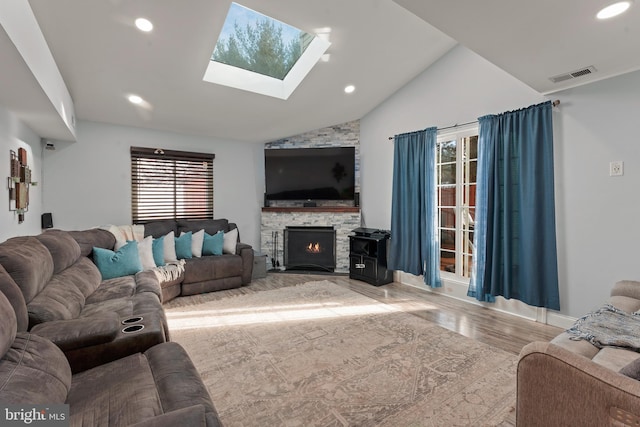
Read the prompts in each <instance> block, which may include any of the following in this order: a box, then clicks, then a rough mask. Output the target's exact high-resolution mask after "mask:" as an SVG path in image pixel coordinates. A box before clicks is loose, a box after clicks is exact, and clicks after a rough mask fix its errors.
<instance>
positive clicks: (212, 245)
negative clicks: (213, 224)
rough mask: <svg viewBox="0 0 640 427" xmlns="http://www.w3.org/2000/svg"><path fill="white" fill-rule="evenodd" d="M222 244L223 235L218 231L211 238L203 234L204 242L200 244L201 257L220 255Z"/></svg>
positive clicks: (209, 235)
mask: <svg viewBox="0 0 640 427" xmlns="http://www.w3.org/2000/svg"><path fill="white" fill-rule="evenodd" d="M223 244H224V233H223V232H222V231H218V232H217V233H216V234H214V235H213V236H212V235H211V234H208V233H206V232H205V233H204V241H203V242H202V255H222V245H223Z"/></svg>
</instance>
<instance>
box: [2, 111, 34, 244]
mask: <svg viewBox="0 0 640 427" xmlns="http://www.w3.org/2000/svg"><path fill="white" fill-rule="evenodd" d="M0 147H1V148H2V150H0V179H2V185H1V186H0V188H2V190H0V242H4V241H5V240H6V239H8V238H10V237H14V236H26V235H35V234H40V231H41V229H40V215H41V214H42V187H41V186H39V185H38V186H31V187H30V188H29V211H28V212H26V213H25V214H24V222H23V223H22V224H19V223H18V215H16V213H15V212H12V211H9V190H8V189H7V178H8V177H9V175H10V174H11V172H10V170H9V150H14V151H16V152H17V151H18V148H24V149H26V150H27V164H28V165H29V167H30V168H31V179H32V181H35V182H39V181H40V177H41V168H42V162H41V146H40V137H39V136H38V135H36V133H35V132H33V131H32V130H31V129H30V128H29V127H28V126H26V125H25V124H24V123H23V122H22V121H20V120H19V119H18V118H16V117H15V116H14V115H13V114H12V113H10V112H9V111H7V110H6V109H5V108H4V107H0Z"/></svg>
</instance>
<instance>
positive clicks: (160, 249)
mask: <svg viewBox="0 0 640 427" xmlns="http://www.w3.org/2000/svg"><path fill="white" fill-rule="evenodd" d="M151 251H152V252H153V261H154V262H155V263H156V267H162V266H163V265H165V264H164V236H162V237H159V238H157V239H153V243H151Z"/></svg>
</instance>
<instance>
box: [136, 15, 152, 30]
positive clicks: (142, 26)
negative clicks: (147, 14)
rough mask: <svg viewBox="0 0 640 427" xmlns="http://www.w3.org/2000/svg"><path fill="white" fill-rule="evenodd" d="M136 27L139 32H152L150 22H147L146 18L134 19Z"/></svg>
mask: <svg viewBox="0 0 640 427" xmlns="http://www.w3.org/2000/svg"><path fill="white" fill-rule="evenodd" d="M136 27H138V29H139V30H140V31H144V32H149V31H151V30H153V24H152V23H151V21H149V20H148V19H146V18H138V19H136Z"/></svg>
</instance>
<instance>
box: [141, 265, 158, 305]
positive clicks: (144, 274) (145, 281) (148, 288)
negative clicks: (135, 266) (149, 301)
mask: <svg viewBox="0 0 640 427" xmlns="http://www.w3.org/2000/svg"><path fill="white" fill-rule="evenodd" d="M134 277H135V281H136V292H135V293H136V294H139V293H142V292H151V293H153V294H156V295H157V296H158V298H160V299H161V300H162V287H161V286H160V280H158V276H157V275H156V273H155V272H154V271H153V270H145V271H141V272H139V273H136V274H135V276H134Z"/></svg>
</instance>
